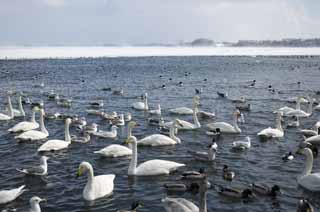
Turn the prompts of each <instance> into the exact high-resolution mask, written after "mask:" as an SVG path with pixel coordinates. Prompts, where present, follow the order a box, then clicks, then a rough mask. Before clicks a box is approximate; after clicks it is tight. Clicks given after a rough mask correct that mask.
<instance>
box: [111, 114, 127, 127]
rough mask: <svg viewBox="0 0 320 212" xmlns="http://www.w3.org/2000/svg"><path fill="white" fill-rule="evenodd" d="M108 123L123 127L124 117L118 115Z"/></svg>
mask: <svg viewBox="0 0 320 212" xmlns="http://www.w3.org/2000/svg"><path fill="white" fill-rule="evenodd" d="M110 123H111V124H112V125H116V126H124V125H125V123H126V122H125V121H124V115H123V114H120V115H119V117H116V118H114V119H112V120H110Z"/></svg>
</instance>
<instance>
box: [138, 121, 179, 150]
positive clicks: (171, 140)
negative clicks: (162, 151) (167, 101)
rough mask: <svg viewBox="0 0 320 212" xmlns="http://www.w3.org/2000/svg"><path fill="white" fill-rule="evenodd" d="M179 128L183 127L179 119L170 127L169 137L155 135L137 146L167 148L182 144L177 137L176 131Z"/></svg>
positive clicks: (139, 141)
mask: <svg viewBox="0 0 320 212" xmlns="http://www.w3.org/2000/svg"><path fill="white" fill-rule="evenodd" d="M178 126H181V124H180V122H179V120H178V119H175V121H174V124H173V125H171V127H170V132H169V137H168V136H166V135H161V134H153V135H149V136H147V137H145V138H143V139H141V140H138V141H137V144H138V145H143V146H167V145H175V144H180V143H181V140H180V139H179V138H178V137H177V136H176V135H175V130H176V128H177V127H178Z"/></svg>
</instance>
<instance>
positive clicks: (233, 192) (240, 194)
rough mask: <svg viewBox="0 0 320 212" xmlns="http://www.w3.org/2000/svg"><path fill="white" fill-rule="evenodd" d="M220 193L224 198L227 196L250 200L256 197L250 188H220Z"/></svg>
mask: <svg viewBox="0 0 320 212" xmlns="http://www.w3.org/2000/svg"><path fill="white" fill-rule="evenodd" d="M218 193H219V194H221V195H223V196H227V197H231V198H241V199H248V198H252V197H253V196H254V195H253V192H252V190H250V189H248V188H246V189H244V190H241V189H236V188H230V187H223V186H219V190H218Z"/></svg>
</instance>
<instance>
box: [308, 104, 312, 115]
mask: <svg viewBox="0 0 320 212" xmlns="http://www.w3.org/2000/svg"><path fill="white" fill-rule="evenodd" d="M312 109H313V100H310V102H309V107H308V113H309V114H310V115H311V113H312Z"/></svg>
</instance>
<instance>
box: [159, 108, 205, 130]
mask: <svg viewBox="0 0 320 212" xmlns="http://www.w3.org/2000/svg"><path fill="white" fill-rule="evenodd" d="M199 104H200V102H195V103H194V109H193V122H194V124H192V123H190V122H187V121H184V120H180V119H177V120H178V121H179V125H178V126H177V129H179V130H196V129H199V128H200V127H201V124H200V122H199V120H198V115H197V114H198V105H199ZM173 123H174V122H173V121H171V122H167V123H164V126H165V127H166V128H168V127H170V126H171V125H172V124H173Z"/></svg>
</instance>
